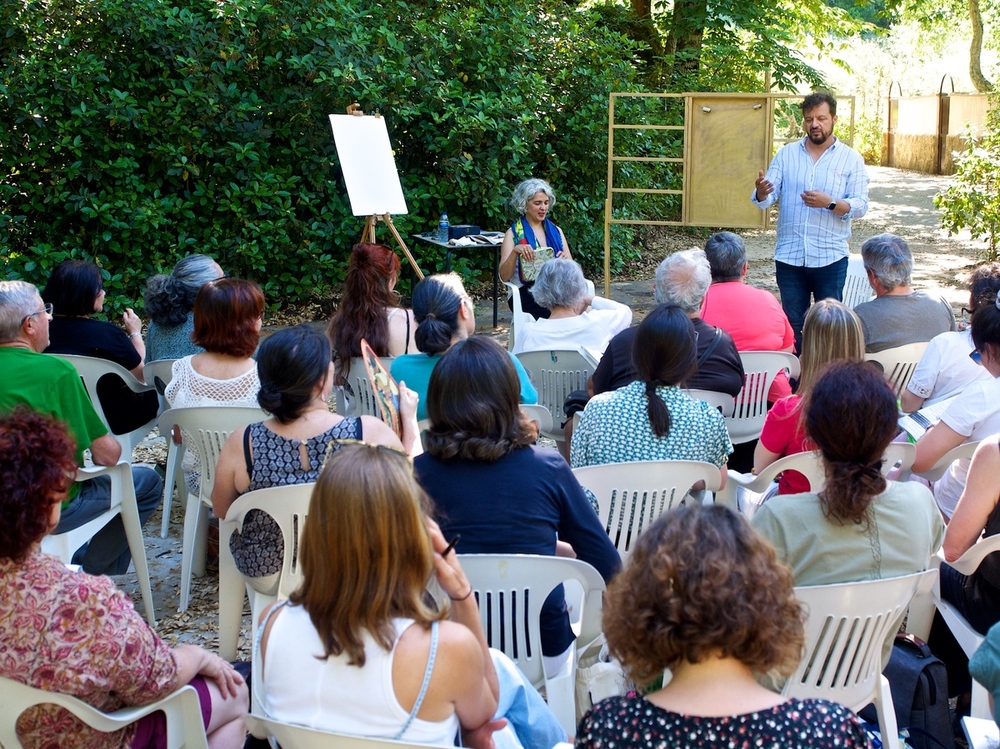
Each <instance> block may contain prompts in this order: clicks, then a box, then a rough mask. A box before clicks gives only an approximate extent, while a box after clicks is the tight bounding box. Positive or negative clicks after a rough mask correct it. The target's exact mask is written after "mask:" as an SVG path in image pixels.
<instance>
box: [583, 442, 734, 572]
mask: <svg viewBox="0 0 1000 749" xmlns="http://www.w3.org/2000/svg"><path fill="white" fill-rule="evenodd" d="M573 474H574V475H575V476H576V479H577V481H579V482H580V486H582V487H584V488H585V489H589V490H590V491H591V492H592V493H593V494H594V496H595V497H596V498H597V504H598V507H599V510H598V517H600V520H601V524H602V525H603V526H604V530H605V531H607V533H608V537H609V538H610V539H611V542H612V543H613V544H614V545H615V548H617V549H618V553H619V554H620V555H621V558H622V560H623V561H624V560H626V559H628V556H629V553H630V552H631V551H632V547H633V546H634V545H635V541H636V539H637V538H638V537H639V534H640V533H642V532H643V531H644V530H645V529H646V528H647V527H648V526H649V525H650V524H652V522H653V521H654V520H656V519H657V518H658V517H659V516H660V515H662V514H663V513H664V512H666V511H667V510H670V509H671V508H673V507H674V506H676V505H679V504H680V503H681V502H682V501H683V500H684V498H685V497H686V496H687V495H688V491H689V490H690V489H691V487H692V486H693V485H694V484H696V483H697V482H699V481H704V482H705V487H706V488H707V489H709V490H711V491H715V490H717V489H718V488H719V484H720V483H721V482H722V475H721V473H720V472H719V469H718V467H716V466H714V465H712V464H711V463H705V462H702V461H697V460H643V461H635V462H632V463H612V464H609V465H597V466H585V467H583V468H574V469H573Z"/></svg>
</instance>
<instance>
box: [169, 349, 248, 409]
mask: <svg viewBox="0 0 1000 749" xmlns="http://www.w3.org/2000/svg"><path fill="white" fill-rule="evenodd" d="M193 358H194V357H193V356H185V357H184V358H183V359H178V360H177V361H175V362H174V366H173V369H172V370H171V371H172V374H171V380H170V384H169V385H167V389H166V392H164V394H163V395H164V397H165V398H166V399H167V402H168V403H169V404H170V407H171V408H187V407H189V406H256V405H257V393H258V391H259V390H260V379H258V377H257V365H256V363H255V364H254V365H253V366H252V367H250V369H248V370H247V371H246V372H244V373H243V374H241V375H239V376H237V377H233V378H231V379H228V380H215V379H212V378H211V377H206V376H205V375H203V374H198V373H197V372H196V371H195V370H194V367H192V366H191V359H193Z"/></svg>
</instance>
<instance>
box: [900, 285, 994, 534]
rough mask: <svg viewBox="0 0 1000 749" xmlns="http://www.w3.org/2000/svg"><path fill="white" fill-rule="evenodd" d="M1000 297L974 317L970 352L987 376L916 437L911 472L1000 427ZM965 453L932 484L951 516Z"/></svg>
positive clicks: (965, 467)
mask: <svg viewBox="0 0 1000 749" xmlns="http://www.w3.org/2000/svg"><path fill="white" fill-rule="evenodd" d="M998 304H1000V301H997V300H996V299H995V298H993V299H990V300H989V301H988V302H985V303H983V304H981V305H978V306H977V308H976V312H975V314H974V315H973V316H972V343H973V345H974V346H975V350H974V351H972V352H971V354H970V356H971V358H972V360H973V361H976V362H978V363H980V364H981V365H982V366H983V368H984V369H985V370H986V371H987V372H989V374H990V379H988V380H979V381H977V382H974V383H972V384H971V385H968V386H967V387H966V388H965V389H964V390H963V391H962V392H961V393H960V394H959V395H958V396H957V397H956V398H955V400H953V401H952V402H951V403H950V404H949V405H948V407H947V408H946V409H945V412H944V413H943V414H942V415H941V420H940V421H939V422H938V423H937V424H935V425H934V426H932V427H931V428H930V429H928V430H927V431H926V432H925V433H924V434H923V436H922V437H921V438H920V439H919V440H917V457H916V459H914V461H913V471H914V473H920V472H922V471H926V470H928V469H930V468H931V467H932V466H933V465H934V464H935V463H937V461H938V460H940V459H941V457H942V456H943V455H944V454H945V453H946V452H948V451H949V450H951V449H952V448H953V447H958V446H959V445H961V444H963V443H965V442H974V441H976V440H981V439H985V438H986V437H989V436H991V435H994V434H996V433H997V432H1000V380H998V379H997V378H998V377H1000V307H998V306H997V305H998ZM969 462H970V461H969V458H961V459H959V460H956V461H955V462H954V463H952V464H951V466H950V467H949V468H948V470H947V471H945V473H944V475H943V476H942V477H941V478H940V479H938V480H937V481H936V482H935V483H934V487H933V489H934V498H935V499H936V500H937V503H938V507H939V508H940V509H941V514H943V515H944V516H945V518H946V519H950V518H951V515H952V513H953V512H954V511H955V506H956V505H957V504H958V499H959V497H961V495H962V490H963V489H964V488H965V476H966V473H967V472H968V470H969Z"/></svg>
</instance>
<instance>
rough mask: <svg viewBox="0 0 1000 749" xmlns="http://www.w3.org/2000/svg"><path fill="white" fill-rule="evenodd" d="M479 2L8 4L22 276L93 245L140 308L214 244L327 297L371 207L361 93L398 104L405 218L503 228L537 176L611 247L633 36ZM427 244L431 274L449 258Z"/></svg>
mask: <svg viewBox="0 0 1000 749" xmlns="http://www.w3.org/2000/svg"><path fill="white" fill-rule="evenodd" d="M473 5H474V6H475V7H471V6H468V5H467V4H460V3H457V2H448V1H447V0H446V1H445V2H434V3H431V2H421V1H419V0H418V1H417V2H404V1H403V0H396V2H392V0H390V1H389V2H385V3H380V4H376V3H371V4H368V3H356V2H348V0H284V1H282V2H278V1H277V0H270V1H269V0H175V2H173V3H165V2H163V0H47V1H44V0H38V1H37V2H30V3H21V2H18V3H3V4H2V6H0V21H2V26H3V28H4V29H7V30H8V31H7V34H6V36H5V37H3V38H0V122H2V123H3V126H2V127H0V262H2V264H3V269H4V275H5V276H8V277H23V278H26V279H28V280H31V281H34V282H36V283H44V280H45V278H46V276H47V275H48V272H49V271H50V270H51V269H52V267H54V265H55V264H57V263H58V262H59V261H60V260H62V259H65V258H67V257H83V258H89V259H93V260H94V261H95V262H97V263H98V264H99V265H101V266H102V267H103V268H105V269H106V270H108V271H110V273H109V278H108V284H107V286H108V290H109V302H111V305H110V306H112V307H120V306H123V305H124V304H125V303H131V304H135V302H136V301H138V299H139V297H140V296H141V291H142V288H143V286H144V283H145V280H146V278H148V277H149V276H150V275H151V274H153V273H155V272H160V271H163V270H169V269H170V268H171V267H172V266H173V264H174V263H175V262H176V260H177V259H179V258H180V257H181V256H183V255H185V254H189V253H192V252H204V253H207V254H210V255H213V256H215V257H216V258H218V260H219V262H220V263H221V264H222V265H223V266H224V267H225V268H226V269H227V270H228V271H229V272H230V273H231V274H232V275H239V276H244V277H248V278H253V279H255V280H257V281H258V282H260V283H261V284H262V286H263V287H264V289H265V292H266V293H267V295H268V299H269V301H270V302H271V303H272V304H274V303H280V302H284V301H298V300H302V299H305V298H307V297H310V296H314V295H325V294H326V293H327V292H328V290H329V288H330V286H331V285H332V284H335V283H337V282H339V281H340V280H341V279H342V277H343V272H344V266H345V261H346V257H347V253H348V250H349V247H350V245H351V244H352V243H353V242H354V241H356V239H357V238H358V237H359V236H360V233H361V228H362V224H363V221H362V220H361V219H359V218H356V217H353V216H352V215H351V212H350V206H349V204H348V201H347V196H346V190H345V188H344V185H343V180H342V177H341V175H340V172H339V168H338V166H337V158H336V152H335V148H334V143H333V138H332V136H331V132H330V127H329V122H328V119H327V115H328V114H329V113H331V112H332V113H342V112H343V111H344V109H345V107H346V105H347V104H349V103H351V102H352V101H358V102H360V103H361V104H362V107H363V109H365V110H366V111H369V112H370V111H375V110H378V111H380V112H381V113H382V114H383V115H384V116H385V117H386V122H387V125H388V127H389V131H390V139H391V140H392V142H393V145H394V147H395V155H396V162H397V166H398V168H399V172H400V175H401V179H402V183H403V191H404V194H405V195H406V197H407V204H408V208H409V215H406V216H397V217H395V223H396V226H397V227H398V229H399V230H400V233H401V234H403V235H404V236H405V235H407V234H410V233H413V232H415V231H420V230H426V229H430V228H432V227H433V226H435V225H436V219H437V216H438V214H439V213H440V212H441V211H443V210H446V211H447V212H448V214H449V217H450V219H451V221H452V223H475V224H480V225H482V226H483V227H484V228H501V227H502V226H504V225H505V224H506V223H507V222H508V220H509V219H510V218H511V216H510V214H509V211H507V210H505V207H504V201H505V200H506V197H507V195H508V194H509V192H510V190H511V188H512V187H513V185H514V184H515V183H516V182H518V181H519V180H521V179H524V178H526V177H528V176H531V175H535V176H540V177H543V178H545V179H548V180H549V181H550V182H551V183H552V184H553V185H554V187H555V189H556V191H557V194H558V197H559V204H558V205H557V206H556V208H555V211H554V214H553V218H554V219H555V220H556V221H557V222H558V223H559V224H560V225H562V227H563V228H564V230H565V232H566V235H567V237H568V238H569V240H570V242H571V244H572V246H573V249H574V252H575V254H576V255H577V256H578V257H580V259H581V260H582V261H583V262H584V263H585V264H586V265H588V266H589V267H596V266H597V265H599V264H600V261H601V256H602V249H603V235H602V229H603V200H604V194H605V189H606V187H605V172H606V161H605V158H606V138H607V94H608V92H610V91H612V90H621V89H627V88H630V87H632V85H633V84H632V81H633V76H634V69H635V68H634V64H633V60H632V56H633V53H634V45H633V44H632V43H630V42H628V41H627V40H626V39H624V38H623V37H622V36H621V35H619V34H615V33H613V32H610V31H608V30H606V29H603V28H602V27H600V26H599V25H598V24H596V22H595V18H596V16H593V15H591V14H589V13H569V14H567V15H565V16H564V17H556V16H552V15H547V14H544V13H543V12H542V11H541V10H539V8H538V7H537V6H536V5H535V4H532V3H529V2H527V0H513V2H505V3H500V2H497V1H496V0H489V2H486V3H478V4H473ZM380 238H382V239H384V240H388V236H387V235H386V234H385V233H384V230H383V233H382V234H380ZM416 254H417V257H418V259H419V260H420V261H421V264H422V266H424V269H425V270H427V269H428V267H433V265H434V263H435V262H436V261H439V260H440V257H441V254H440V253H438V254H435V253H434V252H428V251H426V250H425V249H424V248H416ZM469 265H470V267H472V268H474V269H475V270H476V271H477V272H480V273H481V272H485V271H488V270H489V269H490V268H491V267H492V261H491V258H490V257H489V256H488V253H483V254H482V255H477V256H474V257H472V258H471V259H470V262H469Z"/></svg>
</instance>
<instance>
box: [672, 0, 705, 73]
mask: <svg viewBox="0 0 1000 749" xmlns="http://www.w3.org/2000/svg"><path fill="white" fill-rule="evenodd" d="M707 17H708V2H707V0H675V2H674V12H673V18H672V19H671V22H670V36H669V37H667V54H671V55H673V56H674V75H675V76H677V75H691V74H697V73H698V68H699V64H700V58H701V42H702V39H703V38H704V35H705V22H706V19H707Z"/></svg>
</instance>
